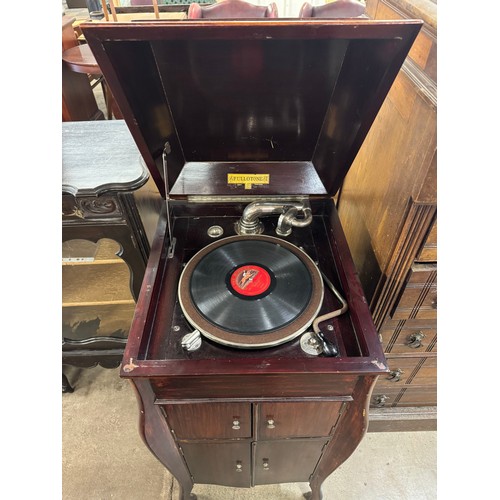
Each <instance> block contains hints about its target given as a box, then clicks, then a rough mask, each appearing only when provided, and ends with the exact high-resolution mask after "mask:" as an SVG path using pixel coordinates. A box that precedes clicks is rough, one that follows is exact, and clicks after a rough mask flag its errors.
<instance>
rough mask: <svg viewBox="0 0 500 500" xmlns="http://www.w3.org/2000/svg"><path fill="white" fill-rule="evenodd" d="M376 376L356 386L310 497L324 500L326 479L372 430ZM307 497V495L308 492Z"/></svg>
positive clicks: (313, 480)
mask: <svg viewBox="0 0 500 500" xmlns="http://www.w3.org/2000/svg"><path fill="white" fill-rule="evenodd" d="M376 380H377V377H376V376H366V377H360V378H359V379H358V382H357V384H356V387H355V388H354V393H353V395H352V398H353V401H352V402H350V403H348V406H347V407H346V409H345V410H344V412H343V413H342V415H341V416H340V419H339V422H338V423H337V427H336V430H335V433H334V434H333V437H332V440H331V441H330V443H328V446H327V448H326V449H325V451H324V453H323V456H322V457H321V461H320V462H319V464H318V467H317V468H316V470H315V472H314V474H313V476H312V477H311V480H310V482H309V485H310V486H311V492H310V493H308V495H309V496H308V497H307V498H308V500H321V499H322V498H323V494H322V492H321V485H322V484H323V482H324V481H325V479H326V478H327V477H328V476H329V475H330V474H331V473H332V472H333V471H334V470H335V469H337V467H339V466H340V465H341V464H342V463H344V462H345V461H346V460H347V459H348V458H349V457H350V456H351V455H352V453H353V452H354V450H355V449H356V448H357V447H358V445H359V443H360V442H361V440H362V439H363V436H364V435H365V433H366V430H367V429H368V406H369V404H370V395H371V392H372V390H373V387H374V385H375V382H376ZM304 496H305V495H304Z"/></svg>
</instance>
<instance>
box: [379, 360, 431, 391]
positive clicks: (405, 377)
mask: <svg viewBox="0 0 500 500" xmlns="http://www.w3.org/2000/svg"><path fill="white" fill-rule="evenodd" d="M387 363H388V365H389V369H390V370H391V373H389V374H388V375H387V376H382V377H379V379H378V381H377V384H376V386H375V391H377V390H379V389H380V388H381V387H394V386H396V385H409V384H414V385H436V382H437V369H436V367H437V361H436V358H435V357H432V358H390V359H388V360H387Z"/></svg>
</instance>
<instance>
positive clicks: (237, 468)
mask: <svg viewBox="0 0 500 500" xmlns="http://www.w3.org/2000/svg"><path fill="white" fill-rule="evenodd" d="M236 472H243V465H242V463H241V460H237V461H236Z"/></svg>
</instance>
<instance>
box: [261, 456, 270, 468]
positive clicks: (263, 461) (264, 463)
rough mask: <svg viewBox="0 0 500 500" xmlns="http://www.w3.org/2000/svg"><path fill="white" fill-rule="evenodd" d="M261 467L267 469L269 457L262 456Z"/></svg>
mask: <svg viewBox="0 0 500 500" xmlns="http://www.w3.org/2000/svg"><path fill="white" fill-rule="evenodd" d="M262 468H263V469H264V470H269V459H268V458H264V460H262Z"/></svg>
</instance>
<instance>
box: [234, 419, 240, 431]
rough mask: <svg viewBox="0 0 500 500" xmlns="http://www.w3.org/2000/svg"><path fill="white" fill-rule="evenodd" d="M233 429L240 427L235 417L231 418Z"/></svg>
mask: <svg viewBox="0 0 500 500" xmlns="http://www.w3.org/2000/svg"><path fill="white" fill-rule="evenodd" d="M233 429H234V430H235V431H237V430H238V429H241V427H240V421H239V420H237V419H236V418H235V419H234V420H233Z"/></svg>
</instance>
